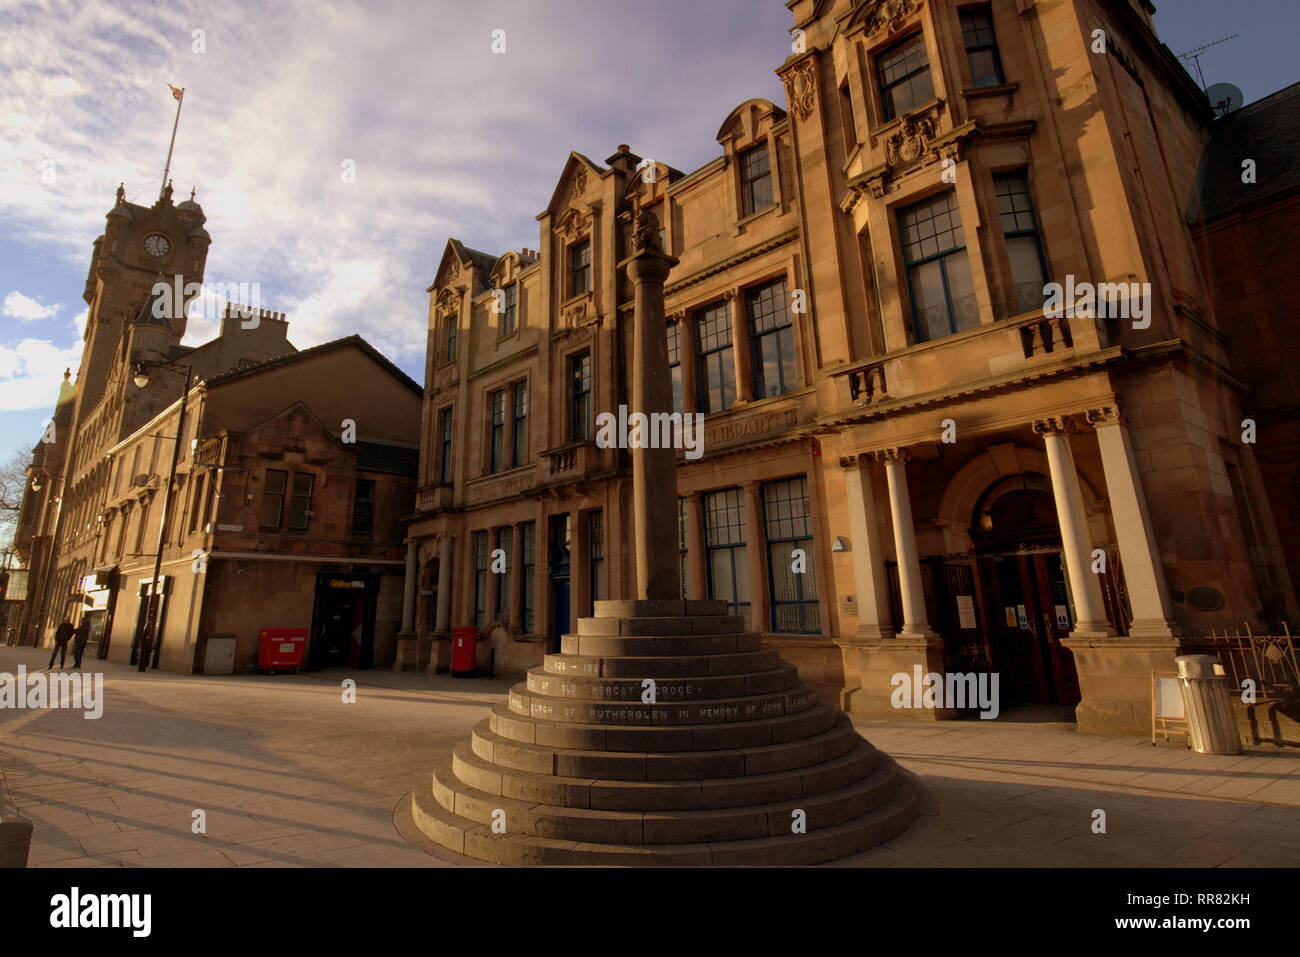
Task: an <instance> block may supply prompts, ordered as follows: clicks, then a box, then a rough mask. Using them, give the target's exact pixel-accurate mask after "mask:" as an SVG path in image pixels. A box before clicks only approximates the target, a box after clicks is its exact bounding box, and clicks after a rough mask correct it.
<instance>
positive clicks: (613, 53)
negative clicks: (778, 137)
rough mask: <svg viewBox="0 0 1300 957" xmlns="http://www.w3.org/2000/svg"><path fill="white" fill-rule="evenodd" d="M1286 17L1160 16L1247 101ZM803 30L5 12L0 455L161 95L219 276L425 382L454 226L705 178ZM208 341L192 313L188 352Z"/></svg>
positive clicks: (575, 13)
mask: <svg viewBox="0 0 1300 957" xmlns="http://www.w3.org/2000/svg"><path fill="white" fill-rule="evenodd" d="M999 2H1007V0H999ZM1294 4H1295V0H1241V2H1238V3H1235V4H1224V3H1220V2H1211V0H1165V9H1162V11H1161V12H1160V13H1159V14H1158V20H1157V22H1158V26H1159V28H1160V30H1161V34H1162V37H1163V38H1164V39H1165V41H1166V42H1167V43H1168V44H1169V45H1170V47H1171V48H1173V50H1174V51H1175V52H1180V53H1181V52H1183V51H1184V50H1187V49H1190V48H1192V47H1195V46H1199V45H1201V44H1203V43H1207V42H1209V41H1211V40H1215V39H1218V38H1219V37H1222V36H1226V35H1228V34H1230V33H1238V34H1240V35H1241V36H1240V38H1239V39H1236V40H1233V41H1231V42H1229V43H1225V44H1222V45H1220V46H1218V47H1215V48H1214V49H1213V50H1210V51H1208V52H1207V54H1206V55H1205V56H1204V57H1203V58H1202V60H1201V65H1202V69H1203V70H1204V71H1205V74H1206V80H1207V82H1211V83H1212V82H1215V81H1218V80H1231V81H1233V82H1235V83H1237V85H1238V86H1240V87H1241V88H1242V89H1243V90H1244V91H1245V93H1246V100H1247V101H1248V102H1249V101H1251V100H1254V99H1258V98H1259V97H1261V96H1264V95H1267V94H1268V93H1270V92H1272V91H1274V90H1276V89H1279V88H1281V87H1283V86H1285V85H1287V84H1288V83H1290V82H1293V81H1294V80H1296V79H1297V78H1300V77H1298V76H1297V71H1296V69H1295V67H1294V56H1293V49H1292V48H1293V45H1294V36H1295V33H1294V25H1295V22H1296V20H1297V16H1296V14H1295V12H1294ZM1280 24H1290V25H1291V29H1286V30H1282V29H1279V28H1278V27H1279V25H1280ZM790 25H791V17H790V13H789V11H788V10H787V9H786V7H785V5H784V4H783V3H782V2H781V0H523V2H514V3H511V2H495V0H476V2H473V3H468V2H462V0H457V2H451V0H405V2H399V0H379V2H367V3H364V4H362V3H348V2H334V0H297V2H295V0H288V2H277V3H274V4H266V3H263V2H260V0H224V2H222V3H219V4H202V3H189V2H183V0H182V2H168V3H162V4H160V3H158V2H157V0H115V2H113V3H111V4H105V3H85V2H61V0H45V2H15V0H0V457H7V456H8V454H9V451H10V450H11V449H14V448H17V447H19V446H27V447H30V446H31V445H32V444H34V443H35V441H36V440H37V439H38V438H39V436H40V432H41V428H42V422H43V420H44V419H45V418H46V417H47V416H48V415H49V413H50V411H51V410H52V406H53V401H54V398H55V396H56V395H57V387H58V383H59V381H60V379H61V377H62V372H63V369H64V368H65V367H68V366H71V367H72V369H73V371H74V374H75V371H76V368H77V360H78V357H79V354H80V347H81V338H80V332H81V329H82V327H83V325H84V321H85V304H84V302H83V301H82V300H81V298H80V295H81V290H82V288H83V284H84V282H85V278H86V270H87V266H88V264H89V255H90V250H91V243H92V242H93V240H94V239H95V237H96V236H98V235H99V234H100V232H102V230H103V226H104V214H105V213H106V212H108V210H109V209H110V208H111V207H112V205H113V194H114V191H115V190H116V188H117V184H118V183H119V182H120V181H124V182H125V184H126V193H127V198H128V199H129V200H131V201H133V202H137V203H141V204H144V205H151V204H152V203H153V201H154V200H155V199H156V197H157V194H158V189H159V186H160V180H161V176H162V167H163V163H164V160H165V158H166V151H167V140H168V136H169V135H170V132H171V124H172V119H173V115H174V107H175V101H174V100H173V99H172V98H171V96H170V94H169V92H168V89H167V84H168V83H169V82H170V83H173V84H175V85H176V86H183V87H185V88H186V95H185V105H184V110H183V113H182V116H181V123H180V131H179V134H178V136H177V140H176V152H175V156H174V158H173V161H172V177H173V180H174V183H175V188H176V197H175V198H176V200H178V201H179V200H180V199H182V198H183V197H184V196H187V195H188V194H189V191H190V188H191V187H195V188H196V189H197V197H196V198H197V199H198V201H199V202H200V203H201V204H202V206H203V208H204V211H205V212H206V213H207V216H208V222H207V229H208V231H209V233H211V234H212V238H213V243H212V248H211V250H210V253H209V257H208V266H207V275H206V280H207V281H208V282H209V283H221V284H224V283H230V282H243V283H252V282H256V283H258V284H259V288H260V300H261V301H260V304H261V305H262V306H263V307H264V308H272V309H276V310H278V311H283V312H285V313H287V314H288V319H289V321H290V326H289V334H290V338H291V340H292V341H293V342H294V344H295V345H297V346H299V347H300V348H301V347H306V346H311V345H315V344H317V343H320V342H323V341H326V340H328V339H333V338H337V337H339V336H343V335H348V334H350V333H352V332H358V331H359V332H361V333H362V335H364V336H365V337H366V338H367V339H369V340H370V341H371V342H372V343H373V344H374V345H376V346H377V347H378V348H379V349H381V350H382V351H383V352H385V353H386V354H387V355H388V356H389V357H391V358H392V359H393V360H394V361H396V362H397V363H398V364H399V365H400V366H401V367H402V368H403V369H405V370H406V371H407V372H408V373H410V374H411V375H412V377H414V378H416V379H417V381H418V380H419V378H420V376H421V375H422V372H423V349H424V341H425V339H424V326H425V321H426V309H427V299H426V296H425V293H424V288H425V287H426V286H427V285H428V284H429V283H430V282H431V281H432V279H433V273H434V269H435V268H436V266H437V260H438V257H439V255H440V253H441V250H442V248H443V246H444V244H445V242H446V240H447V237H448V236H455V237H457V238H459V239H461V240H463V241H464V242H466V243H467V244H469V245H471V246H474V247H476V248H479V249H483V250H486V251H490V252H497V253H499V252H503V251H505V250H506V249H511V248H514V249H518V248H520V247H522V246H528V247H532V248H535V247H536V246H537V244H538V233H537V223H536V222H535V220H534V218H533V217H534V216H535V215H536V214H537V213H538V212H539V211H540V210H541V208H542V206H543V205H544V204H545V203H546V201H547V200H548V198H549V197H550V194H551V190H552V189H553V187H554V184H555V179H556V177H557V176H558V175H559V172H560V170H561V167H562V165H563V162H564V159H565V157H566V156H567V155H568V151H569V150H570V149H576V150H578V151H580V152H583V153H586V154H587V155H589V156H590V157H592V158H593V159H595V160H596V161H597V162H600V161H601V160H603V159H604V158H605V157H606V156H608V155H610V154H611V153H613V152H614V150H615V148H616V147H617V145H618V144H619V143H628V144H630V146H631V148H632V149H633V151H635V152H637V153H640V154H641V155H643V156H651V157H654V158H656V159H659V160H662V161H664V162H667V163H669V164H671V165H673V166H675V167H677V168H678V169H683V170H691V169H694V168H695V167H697V166H699V165H702V164H703V163H706V162H708V161H709V160H711V159H712V158H713V157H714V156H716V155H717V154H718V151H719V148H718V146H717V143H716V142H715V141H714V139H713V137H714V134H715V133H716V131H717V128H718V125H719V124H720V123H721V122H722V120H723V119H724V118H725V116H726V115H727V113H728V112H730V110H731V109H732V107H734V106H736V105H737V104H739V103H740V102H742V101H743V100H745V99H747V98H749V97H751V96H765V97H768V98H770V99H773V100H775V101H776V102H778V103H781V104H783V103H784V98H783V94H782V91H781V86H780V83H779V81H778V80H777V78H776V76H775V74H774V73H773V70H774V68H775V67H776V66H778V65H779V64H780V63H781V61H782V59H783V58H784V57H785V55H786V53H787V52H788V51H789V42H790V41H789V36H788V29H789V27H790ZM496 30H503V31H505V33H504V39H505V53H504V54H497V53H493V52H492V42H493V32H494V31H496ZM196 31H202V32H201V33H197V34H196ZM349 160H350V161H352V162H353V163H354V164H355V170H356V176H355V182H352V183H347V182H344V177H343V175H342V170H343V164H344V163H345V162H347V161H349ZM214 332H215V327H214V324H213V323H210V322H203V321H200V320H197V319H195V320H191V322H190V324H189V334H188V337H187V340H186V341H187V343H191V344H192V343H197V342H200V341H203V340H205V339H207V338H209V337H210V336H211V335H213V334H214Z"/></svg>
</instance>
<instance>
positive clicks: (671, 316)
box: [664, 309, 686, 322]
mask: <svg viewBox="0 0 1300 957" xmlns="http://www.w3.org/2000/svg"><path fill="white" fill-rule="evenodd" d="M685 319H686V310H685V309H678V310H677V311H676V312H670V313H668V315H666V316H664V320H665V321H667V322H684V321H685Z"/></svg>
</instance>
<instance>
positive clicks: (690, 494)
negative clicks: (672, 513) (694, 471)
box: [681, 489, 704, 502]
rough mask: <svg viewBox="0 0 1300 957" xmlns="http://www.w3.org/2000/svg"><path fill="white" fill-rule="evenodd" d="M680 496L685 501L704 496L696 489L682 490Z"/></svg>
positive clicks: (697, 499) (695, 499)
mask: <svg viewBox="0 0 1300 957" xmlns="http://www.w3.org/2000/svg"><path fill="white" fill-rule="evenodd" d="M681 496H682V498H684V499H686V501H688V502H698V501H699V500H700V499H702V498H703V497H704V493H703V492H701V491H699V490H698V489H696V490H694V491H690V492H682V493H681Z"/></svg>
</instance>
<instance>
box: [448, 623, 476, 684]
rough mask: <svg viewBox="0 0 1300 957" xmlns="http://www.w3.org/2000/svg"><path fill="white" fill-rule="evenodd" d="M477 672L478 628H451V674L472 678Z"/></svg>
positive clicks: (455, 676) (456, 676)
mask: <svg viewBox="0 0 1300 957" xmlns="http://www.w3.org/2000/svg"><path fill="white" fill-rule="evenodd" d="M477 674H478V629H477V628H453V629H452V630H451V676H452V677H453V678H473V677H475V676H476V675H477Z"/></svg>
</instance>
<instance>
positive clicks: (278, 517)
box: [257, 468, 289, 532]
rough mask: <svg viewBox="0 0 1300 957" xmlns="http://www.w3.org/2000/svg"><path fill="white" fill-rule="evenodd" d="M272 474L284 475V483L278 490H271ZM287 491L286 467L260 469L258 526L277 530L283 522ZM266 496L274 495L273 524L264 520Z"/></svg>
mask: <svg viewBox="0 0 1300 957" xmlns="http://www.w3.org/2000/svg"><path fill="white" fill-rule="evenodd" d="M272 475H282V476H284V480H283V481H284V484H283V485H282V486H281V487H280V490H279V491H278V492H273V491H271V488H270V478H271V476H272ZM288 493H289V470H288V469H273V468H267V469H264V470H263V471H262V495H261V500H260V503H259V511H258V514H257V527H258V528H263V529H266V530H268V531H275V532H278V531H279V530H280V526H281V525H283V524H284V511H285V509H284V500H285V496H286V495H288ZM268 496H275V497H276V512H275V523H274V524H272V523H270V522H267V521H265V519H266V503H267V497H268Z"/></svg>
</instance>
